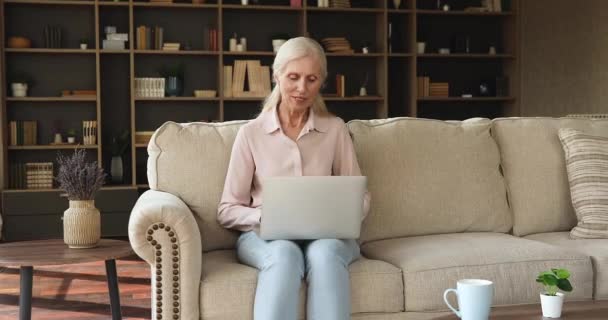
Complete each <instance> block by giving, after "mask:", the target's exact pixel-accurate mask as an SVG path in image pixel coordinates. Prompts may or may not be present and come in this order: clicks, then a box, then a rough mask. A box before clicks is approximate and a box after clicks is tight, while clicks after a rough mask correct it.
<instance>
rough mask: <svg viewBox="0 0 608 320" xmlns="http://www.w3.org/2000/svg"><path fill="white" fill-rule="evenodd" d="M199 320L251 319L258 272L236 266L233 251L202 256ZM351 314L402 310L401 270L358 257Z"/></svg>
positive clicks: (302, 299) (302, 312) (302, 300)
mask: <svg viewBox="0 0 608 320" xmlns="http://www.w3.org/2000/svg"><path fill="white" fill-rule="evenodd" d="M202 269H203V271H202V280H201V295H200V299H201V318H202V319H204V320H215V319H221V320H227V319H235V320H241V319H253V302H254V297H255V288H256V282H257V273H258V271H257V270H256V269H255V268H251V267H249V266H246V265H243V264H240V263H238V261H237V258H236V252H235V251H234V250H218V251H212V252H208V253H205V254H203V264H202ZM350 280H351V303H352V306H351V308H352V313H361V312H400V311H403V279H402V277H401V270H400V269H398V268H396V267H394V266H392V265H390V264H388V263H386V262H383V261H377V260H369V259H365V258H361V259H359V260H357V261H355V262H353V263H352V264H351V265H350ZM305 297H306V283H305V282H304V281H303V283H302V289H301V290H300V313H299V314H300V315H299V319H304V318H305V310H306V308H305V307H304V306H305V300H306V298H305Z"/></svg>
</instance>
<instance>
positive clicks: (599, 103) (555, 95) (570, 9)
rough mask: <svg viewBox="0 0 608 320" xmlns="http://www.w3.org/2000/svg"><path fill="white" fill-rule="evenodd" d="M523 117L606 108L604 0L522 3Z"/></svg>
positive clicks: (607, 13)
mask: <svg viewBox="0 0 608 320" xmlns="http://www.w3.org/2000/svg"><path fill="white" fill-rule="evenodd" d="M520 50H521V110H522V116H564V115H567V114H569V113H608V1H606V0H584V1H572V0H524V1H522V2H521V47H520Z"/></svg>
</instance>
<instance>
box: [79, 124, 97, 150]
mask: <svg viewBox="0 0 608 320" xmlns="http://www.w3.org/2000/svg"><path fill="white" fill-rule="evenodd" d="M96 141H97V121H83V122H82V142H83V143H84V144H85V145H94V144H95V143H96Z"/></svg>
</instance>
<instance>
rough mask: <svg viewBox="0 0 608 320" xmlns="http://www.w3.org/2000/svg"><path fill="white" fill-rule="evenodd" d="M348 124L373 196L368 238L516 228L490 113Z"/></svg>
mask: <svg viewBox="0 0 608 320" xmlns="http://www.w3.org/2000/svg"><path fill="white" fill-rule="evenodd" d="M348 127H349V129H350V130H351V133H352V135H353V142H354V145H355V150H356V153H357V158H358V160H359V165H360V167H361V170H362V173H363V174H364V175H366V176H368V188H369V190H370V192H371V196H372V200H371V211H370V213H369V216H368V217H367V218H366V220H365V222H364V224H363V230H362V234H361V240H362V241H363V242H366V241H372V240H379V239H387V238H395V237H405V236H419V235H429V234H442V233H457V232H468V231H479V232H509V231H510V230H511V227H512V218H511V213H510V210H509V207H508V203H507V195H506V187H505V183H504V180H503V177H502V175H501V173H500V168H499V167H500V153H499V151H498V146H497V145H496V142H495V141H494V139H493V138H492V137H491V135H490V128H491V122H490V120H488V119H470V120H467V121H462V122H458V121H453V122H445V121H438V120H428V119H414V118H394V119H382V120H354V121H350V122H349V123H348Z"/></svg>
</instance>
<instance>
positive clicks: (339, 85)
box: [336, 73, 346, 98]
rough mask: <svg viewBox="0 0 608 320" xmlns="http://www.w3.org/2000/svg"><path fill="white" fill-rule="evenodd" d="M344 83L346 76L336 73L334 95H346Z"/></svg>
mask: <svg viewBox="0 0 608 320" xmlns="http://www.w3.org/2000/svg"><path fill="white" fill-rule="evenodd" d="M345 83H346V77H345V76H344V75H343V74H339V73H338V74H336V95H337V96H338V97H340V98H344V97H346V90H345V88H344V87H345Z"/></svg>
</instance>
